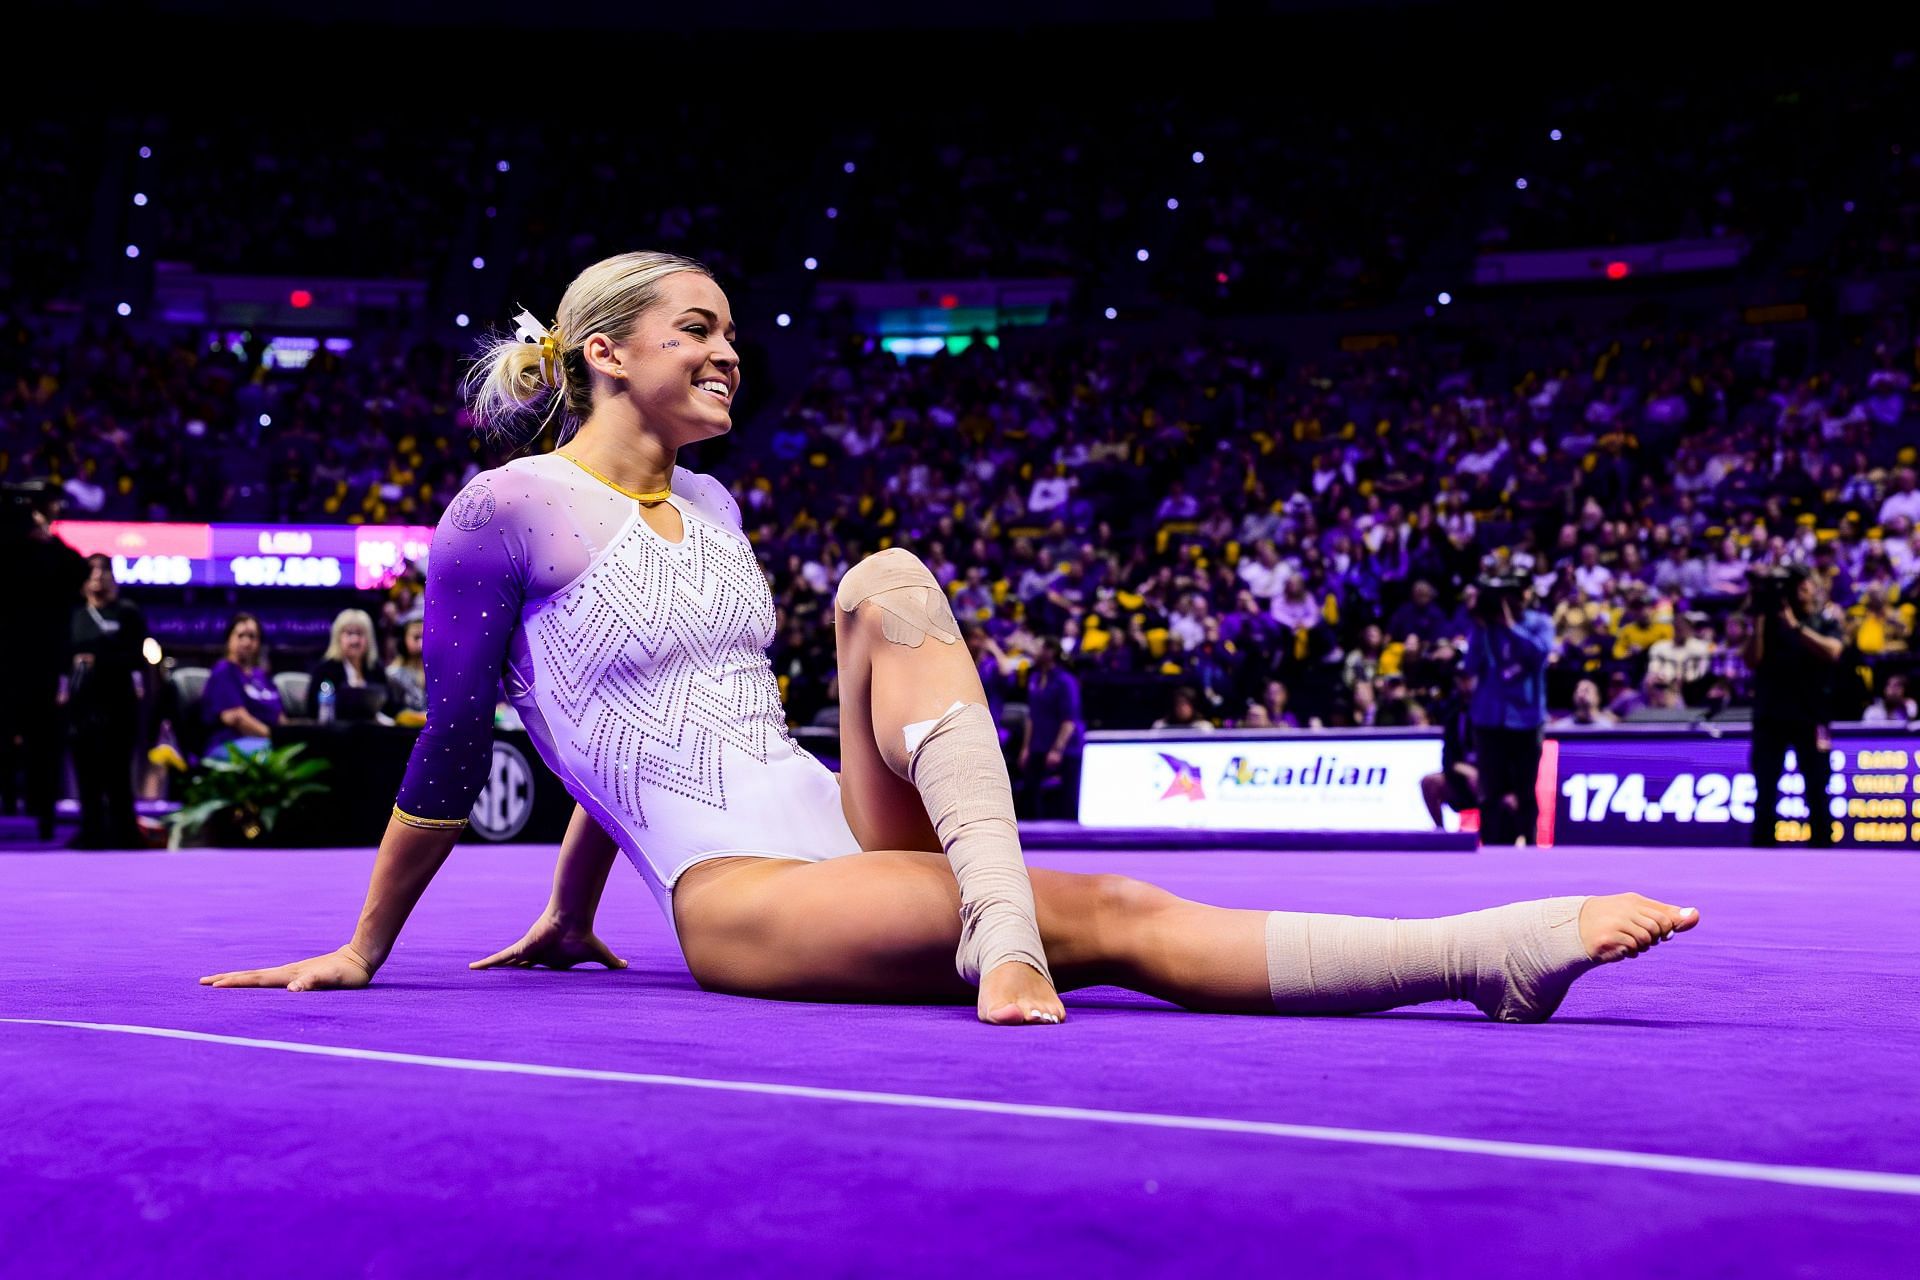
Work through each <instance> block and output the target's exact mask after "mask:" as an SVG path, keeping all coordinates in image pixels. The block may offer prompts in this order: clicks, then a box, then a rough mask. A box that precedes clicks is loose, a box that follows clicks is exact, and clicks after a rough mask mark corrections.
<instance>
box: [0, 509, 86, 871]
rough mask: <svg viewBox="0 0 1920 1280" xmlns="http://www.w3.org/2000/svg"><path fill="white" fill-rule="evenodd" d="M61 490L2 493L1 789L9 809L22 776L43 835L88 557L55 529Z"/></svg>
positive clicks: (49, 825)
mask: <svg viewBox="0 0 1920 1280" xmlns="http://www.w3.org/2000/svg"><path fill="white" fill-rule="evenodd" d="M61 501H62V496H61V493H60V490H58V489H56V488H54V487H53V486H51V485H48V484H46V483H44V482H33V483H29V484H18V485H8V486H6V488H5V490H4V493H0V518H3V519H4V522H5V525H4V529H0V555H4V563H5V564H6V566H7V581H8V586H9V588H10V590H9V592H8V607H9V610H10V612H9V615H8V618H7V621H6V624H5V625H4V626H0V668H4V669H5V671H6V672H7V678H6V679H5V680H4V681H0V793H4V798H5V801H6V806H5V807H6V809H7V810H8V811H9V812H11V810H12V808H13V801H14V798H15V796H16V795H18V794H19V793H18V791H17V790H16V788H15V777H16V775H24V782H25V786H24V788H23V789H24V791H25V793H26V806H27V812H28V813H29V814H31V815H32V816H33V818H34V819H35V822H36V825H37V827H38V834H39V838H40V839H41V840H51V839H53V810H54V803H55V801H56V800H57V799H58V798H59V794H58V793H59V789H60V765H61V760H62V759H63V758H64V755H65V746H66V744H65V742H64V740H63V736H62V734H61V731H60V704H59V688H60V675H61V672H63V671H64V670H66V667H67V661H68V659H67V645H68V626H69V620H70V616H71V614H72V612H73V606H74V603H75V601H77V600H78V599H79V598H80V587H81V584H82V583H84V582H85V581H86V579H87V562H86V559H85V557H83V556H82V555H81V554H80V553H79V552H78V551H75V550H74V549H73V548H72V547H70V546H68V545H67V544H66V543H65V542H63V541H61V540H60V538H58V537H57V536H55V534H54V532H53V522H54V521H55V520H56V519H58V518H59V515H60V504H61Z"/></svg>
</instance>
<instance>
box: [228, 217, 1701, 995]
mask: <svg viewBox="0 0 1920 1280" xmlns="http://www.w3.org/2000/svg"><path fill="white" fill-rule="evenodd" d="M518 325H519V333H518V335H517V336H516V337H514V338H504V337H503V338H501V339H498V340H497V341H496V342H495V343H494V344H493V345H492V347H491V348H490V349H489V350H488V351H486V352H485V353H484V354H483V356H482V358H481V359H480V361H479V362H478V363H477V364H476V365H475V367H474V369H473V370H472V372H471V373H470V375H469V376H468V378H467V382H466V387H465V389H466V391H467V393H468V395H469V396H470V398H471V400H472V405H473V412H474V416H475V417H476V419H477V420H478V421H479V422H481V423H482V424H483V425H484V424H498V423H500V422H501V421H503V420H507V419H511V418H512V417H513V416H514V415H516V414H518V413H520V412H522V411H524V410H526V409H529V408H533V407H536V406H537V405H538V404H539V402H540V401H542V400H543V399H545V398H547V397H552V398H553V401H554V403H553V404H552V406H551V407H550V408H549V410H548V412H549V415H551V414H552V413H553V412H555V411H556V410H557V411H560V412H562V413H563V414H564V417H563V419H562V425H563V430H562V433H561V444H560V446H559V447H558V448H557V449H556V451H555V452H553V453H549V454H544V455H539V456H534V457H526V458H517V459H515V460H513V461H511V462H508V463H507V464H505V465H504V466H501V467H498V468H496V469H494V470H492V471H488V472H485V473H483V474H481V475H479V476H476V477H474V479H473V480H472V481H471V482H470V483H469V484H468V485H467V486H466V488H465V489H463V490H462V491H461V493H460V494H459V496H458V497H457V498H456V499H455V500H454V502H453V503H452V505H451V506H450V507H449V508H448V509H447V511H446V513H445V515H444V516H443V518H442V519H441V521H440V524H439V527H438V529H437V530H436V532H435V534H434V541H433V556H432V561H431V566H430V573H429V575H428V578H429V580H428V585H427V602H426V626H427V631H426V663H427V685H428V695H429V706H430V710H429V713H428V718H427V724H426V728H425V729H424V730H423V731H422V732H421V735H420V738H419V741H418V743H417V744H416V745H415V747H414V750H413V755H412V757H411V759H410V761H409V762H408V766H407V773H406V777H405V781H404V782H403V783H402V785H401V788H400V793H399V796H398V798H397V803H396V804H395V806H394V810H393V817H392V819H391V821H390V822H389V823H388V826H387V830H386V834H385V836H384V838H383V839H382V841H381V844H380V850H379V855H378V857H377V858H376V860H375V864H374V869H373V876H372V883H371V884H370V886H369V887H368V890H367V897H366V902H365V905H364V907H363V908H362V910H361V914H360V921H359V925H358V928H357V929H356V930H355V932H354V934H353V937H352V940H351V941H350V942H348V943H347V944H346V945H345V946H343V947H341V948H340V949H339V950H337V951H334V952H332V953H330V954H328V955H323V956H316V957H313V958H311V959H307V960H301V961H298V962H296V963H293V964H287V965H281V966H279V967H278V968H272V969H255V970H247V971H241V972H233V973H222V974H217V975H214V976H212V977H206V978H202V979H201V982H202V983H205V984H208V985H211V986H218V987H258V986H265V987H285V988H287V989H288V990H292V991H311V990H317V989H321V988H336V987H364V986H366V985H367V984H368V983H369V982H370V981H372V979H373V975H374V974H375V973H376V972H377V971H378V970H379V968H380V966H381V965H382V964H384V963H385V962H386V960H387V958H388V956H389V955H390V953H391V952H392V949H393V945H394V939H395V937H396V936H397V935H398V934H399V932H400V928H401V926H402V924H404V923H405V921H406V918H407V915H408V913H409V912H411V910H412V909H413V906H414V904H415V903H416V902H417V901H418V900H419V898H420V895H421V893H422V892H423V891H424V890H425V889H426V887H427V883H428V882H429V881H430V880H431V879H432V878H433V876H434V873H435V872H436V871H438V870H439V868H440V865H441V863H442V862H444V861H445V860H446V858H447V855H448V853H449V852H451V850H452V849H453V845H454V842H455V840H456V839H457V838H458V836H459V831H460V828H461V827H462V826H464V825H465V823H466V814H467V813H468V811H469V809H470V808H471V807H472V804H473V801H474V798H475V796H476V795H477V794H478V793H479V791H480V789H481V787H482V786H483V785H484V783H485V780H486V776H487V772H488V769H489V767H490V760H491V746H490V744H491V740H492V730H493V709H494V702H495V692H496V689H497V687H498V685H499V682H500V681H501V679H502V678H503V677H504V680H505V684H506V690H507V696H508V698H509V699H510V700H511V701H512V703H513V704H514V706H515V707H517V708H518V709H519V711H520V714H521V716H522V717H523V718H524V719H525V721H526V725H527V729H528V732H529V733H530V734H531V735H532V736H533V739H534V742H535V743H536V745H537V746H538V749H539V751H540V753H541V755H542V756H543V757H544V758H545V760H546V762H547V764H548V765H549V766H550V767H551V768H552V770H553V772H554V773H555V774H556V775H557V776H558V777H559V778H561V779H562V780H563V781H564V782H565V784H566V786H567V788H568V790H569V791H570V792H571V794H572V795H573V797H574V799H575V800H576V801H577V802H578V808H577V809H576V811H575V813H574V816H573V820H572V823H571V825H570V826H569V828H568V831H567V835H566V839H565V841H564V842H563V843H562V845H561V848H560V856H559V863H558V866H557V867H556V868H555V872H554V881H553V893H552V897H551V899H550V901H549V904H548V907H547V910H546V911H545V912H544V913H543V914H542V915H541V916H540V918H539V919H538V920H537V921H536V922H535V923H534V925H533V927H532V928H531V929H529V930H528V932H527V934H526V936H525V937H523V938H522V939H521V940H520V941H519V942H518V943H516V944H514V945H513V946H511V947H508V948H507V949H506V950H504V951H501V952H499V953H498V954H496V955H493V956H491V957H488V958H487V959H485V960H482V961H478V962H476V964H475V965H474V966H473V967H475V968H482V967H487V966H493V965H519V966H529V965H546V966H554V967H568V966H571V965H574V964H578V963H581V962H584V961H598V962H600V963H602V964H606V965H609V966H611V967H619V966H621V964H622V963H623V962H622V961H620V960H619V959H618V958H617V957H616V956H614V954H613V953H612V952H611V951H610V950H608V949H607V947H606V946H605V944H604V943H602V942H601V941H600V940H599V939H598V938H597V937H596V936H595V935H594V932H593V918H594V912H595V909H596V907H597V906H598V903H599V899H600V894H601V891H602V889H603V888H604V887H605V884H606V877H607V873H608V870H609V868H610V867H611V865H612V863H613V861H614V857H615V854H616V852H620V853H625V854H626V856H627V857H628V858H629V859H630V860H631V861H632V862H633V864H634V866H635V867H636V868H638V869H639V871H640V873H641V874H642V875H643V876H644V877H645V878H646V880H647V884H648V886H649V887H650V888H651V889H652V890H653V892H654V894H655V896H656V897H657V898H658V899H659V900H660V904H661V906H662V907H663V908H664V909H665V911H666V915H667V920H668V922H669V924H670V925H671V927H672V928H673V930H674V932H675V934H676V937H677V938H678V941H679V944H680V947H681V950H682V952H683V954H684V955H685V957H686V961H687V965H688V968H689V969H690V970H691V972H692V974H693V977H694V979H695V980H696V981H697V982H698V983H699V984H700V985H701V986H702V987H703V988H705V989H707V990H710V991H722V992H730V993H734V994H739V995H754V996H763V997H775V998H795V999H811V1000H853V1001H916V1002H929V1003H932V1002H956V1001H964V1000H969V999H970V1000H972V1001H973V1002H974V1005H975V1008H976V1010H977V1012H978V1015H979V1017H980V1019H981V1020H982V1021H984V1022H989V1023H997V1024H1023V1023H1057V1022H1059V1021H1061V1020H1062V1019H1063V1018H1064V1017H1065V1016H1066V1011H1065V1009H1064V1008H1063V1007H1062V1005H1061V1002H1060V998H1059V996H1058V995H1057V994H1056V992H1057V991H1065V990H1072V989H1074V988H1076V987H1085V986H1092V985H1099V984H1113V985H1117V986H1122V987H1129V988H1132V989H1134V990H1137V991H1143V992H1147V993H1149V994H1151V995H1155V996H1159V997H1161V998H1164V999H1166V1000H1169V1001H1171V1002H1173V1003H1174V1004H1177V1005H1180V1006H1183V1007H1185V1008H1188V1009H1201V1010H1213V1011H1240V1012H1249V1013H1252V1012H1274V1011H1276V1010H1277V1011H1280V1012H1285V1013H1336V1012H1361V1011H1372V1010H1382V1009H1390V1008H1394V1007H1397V1006H1400V1005H1405V1004H1414V1003H1419V1002H1422V1001H1429V1000H1441V999H1464V1000H1469V1001H1471V1002H1472V1003H1473V1004H1475V1005H1477V1006H1478V1007H1479V1008H1480V1009H1481V1010H1482V1011H1484V1012H1485V1013H1486V1014H1488V1015H1489V1016H1490V1017H1493V1018H1496V1019H1500V1020H1503V1021H1511V1022H1537V1021H1541V1020H1543V1019H1545V1018H1547V1017H1548V1016H1550V1015H1551V1014H1552V1013H1553V1011H1554V1009H1555V1008H1556V1007H1557V1006H1558V1005H1559V1003H1560V1001H1561V998H1562V997H1563V996H1564V995H1565V994H1566V991H1567V989H1568V987H1570V986H1571V985H1572V983H1573V982H1574V980H1575V979H1576V978H1578V977H1579V976H1580V975H1581V974H1582V973H1584V972H1586V971H1587V970H1588V969H1590V968H1592V967H1593V966H1595V965H1598V964H1602V963H1605V962H1608V961H1614V960H1623V959H1626V958H1627V957H1629V956H1636V955H1639V954H1640V953H1642V952H1644V951H1646V950H1647V949H1648V948H1650V947H1652V946H1653V945H1655V944H1656V943H1657V942H1659V941H1661V940H1663V939H1666V938H1669V937H1671V936H1672V935H1673V934H1675V933H1677V932H1682V931H1685V930H1687V929H1690V928H1692V927H1693V926H1694V925H1695V924H1696V923H1697V922H1698V920H1699V913H1698V912H1697V911H1695V910H1693V909H1692V908H1685V909H1683V908H1679V907H1674V906H1669V905H1668V904H1666V903H1663V902H1656V901H1653V900H1652V899H1649V898H1644V897H1641V896H1639V895H1638V894H1631V893H1625V894H1616V895H1613V896H1611V897H1564V898H1550V899H1545V900H1541V901H1534V902H1522V903H1515V904H1512V905H1509V906H1504V907H1497V908H1493V909H1491V910H1486V911H1476V912H1471V913H1469V914H1466V915H1459V916H1450V917H1447V918H1444V919H1437V920H1384V919H1367V918H1361V917H1353V916H1338V915H1320V914H1305V913H1297V912H1285V911H1236V910H1225V909H1222V908H1218V907H1210V906H1204V905H1202V904H1199V903H1195V902H1188V901H1185V900H1183V899H1181V898H1178V897H1175V896H1174V895H1173V894H1171V893H1168V892H1166V891H1164V890H1161V889H1158V888H1155V887H1154V886H1152V885H1148V884H1143V883H1141V882H1139V881H1137V880H1132V879H1127V878H1125V877H1121V876H1112V875H1077V874H1069V873H1066V872H1061V871H1049V870H1034V871H1032V872H1031V873H1029V872H1028V870H1027V869H1026V867H1025V865H1024V863H1023V861H1022V859H1021V855H1020V845H1019V839H1018V832H1017V828H1016V826H1015V823H1014V812H1013V800H1012V794H1011V790H1010V788H1009V785H1008V779H1007V772H1006V768H1005V765H1004V763H1003V761H1002V759H1001V755H1000V744H999V738H998V735H997V734H996V732H995V729H994V725H993V722H992V720H991V718H990V717H989V716H988V714H987V710H986V705H985V704H986V697H985V694H984V693H983V691H982V689H981V685H980V678H979V675H978V674H977V672H976V670H975V668H974V665H973V662H972V660H971V658H970V656H969V654H968V651H967V647H966V645H965V644H963V643H961V634H960V630H959V628H958V626H956V625H955V622H954V619H953V615H952V613H951V612H950V611H949V609H948V606H947V598H946V594H945V592H943V591H942V590H941V589H940V587H939V585H938V584H937V583H936V581H935V580H934V578H933V576H932V575H931V573H929V572H928V570H927V568H926V566H925V565H923V564H922V563H921V562H920V560H919V559H918V558H917V557H916V556H914V555H913V554H912V553H911V552H909V551H906V550H902V549H899V548H894V549H890V550H886V551H882V552H879V553H878V554H876V555H873V556H870V557H868V558H867V559H866V560H863V561H862V562H861V563H859V564H858V565H855V566H854V567H853V569H851V570H850V571H848V573H847V574H846V576H845V578H844V579H843V580H842V582H841V583H840V585H839V590H838V592H837V596H836V600H835V605H836V607H835V613H834V625H835V643H836V648H837V651H838V658H839V672H840V705H841V717H840V731H841V749H842V756H843V760H842V767H841V771H840V774H839V776H838V777H837V778H836V777H835V775H834V774H833V773H831V772H830V771H828V770H827V769H826V768H825V767H824V766H822V765H821V764H820V763H819V762H818V761H816V760H815V759H814V758H813V757H812V756H810V755H808V754H807V752H806V751H804V750H802V749H801V748H800V747H799V746H798V745H797V744H796V743H795V742H794V741H793V739H792V738H791V737H790V736H788V733H787V730H786V721H785V717H784V715H783V712H782V709H781V705H780V698H779V691H778V686H777V685H776V683H775V681H774V677H773V671H772V668H771V667H770V665H769V663H768V660H767V655H766V646H767V644H768V643H769V641H770V640H771V639H772V637H773V634H774V608H773V601H772V597H771V595H770V593H769V591H768V588H767V581H766V577H765V575H764V574H763V572H762V571H761V568H760V565H759V563H758V562H757V560H756V559H755V557H754V553H753V549H752V548H751V547H750V546H749V545H748V542H747V538H746V535H745V533H744V531H743V529H742V526H741V519H740V512H739V508H738V507H737V506H736V505H735V504H734V502H733V499H732V497H731V495H730V494H729V493H728V492H727V490H726V489H725V488H724V487H723V486H722V485H720V484H719V483H717V482H716V481H714V480H712V479H710V478H708V477H706V476H702V475H696V474H694V473H693V472H690V471H687V470H686V469H684V468H681V467H677V466H676V465H675V457H676V455H677V453H678V451H679V450H680V449H681V448H682V447H683V446H686V445H689V444H692V443H694V442H695V441H698V440H703V439H706V438H708V437H711V436H716V435H719V434H721V433H723V432H725V431H727V430H728V429H729V428H730V427H731V425H732V417H731V410H732V405H733V402H734V398H735V397H736V396H737V395H738V394H739V390H740V373H741V371H740V360H739V356H738V355H737V354H736V352H735V351H734V348H733V345H732V342H733V336H734V326H733V322H732V320H731V318H730V312H729V309H728V305H727V298H726V295H725V294H724V293H722V292H721V290H720V287H719V285H718V284H717V283H716V282H715V281H714V279H713V278H712V276H711V275H710V274H709V273H708V272H707V270H706V269H705V268H704V267H702V266H701V265H700V264H699V263H697V262H693V261H691V260H689V259H685V258H679V257H675V256H672V255H668V254H661V253H631V254H623V255H620V256H617V257H613V258H609V259H607V260H605V261H603V262H599V263H597V264H595V265H594V266H591V267H589V268H587V270H585V271H583V272H582V273H581V274H580V276H579V277H578V278H577V279H576V280H574V282H573V283H572V285H570V286H569V287H568V289H567V291H566V295H565V297H563V298H562V299H561V302H560V311H559V317H558V320H557V322H556V328H555V329H553V330H549V329H547V328H546V327H545V326H543V325H541V324H540V322H539V321H537V320H535V319H534V318H533V317H532V316H531V315H529V314H526V313H522V314H521V316H520V317H518ZM529 339H530V340H531V341H529ZM536 343H537V345H535V344H536Z"/></svg>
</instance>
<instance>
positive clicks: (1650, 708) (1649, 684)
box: [1626, 675, 1686, 720]
mask: <svg viewBox="0 0 1920 1280" xmlns="http://www.w3.org/2000/svg"><path fill="white" fill-rule="evenodd" d="M1685 705H1686V704H1685V703H1683V702H1682V701H1681V700H1680V690H1679V689H1678V688H1677V687H1675V685H1674V683H1673V681H1671V680H1669V679H1667V678H1666V677H1664V676H1657V675H1649V676H1648V677H1647V678H1646V680H1644V681H1643V682H1642V683H1641V696H1640V704H1639V705H1638V706H1637V707H1635V708H1634V709H1633V710H1632V711H1631V712H1629V713H1628V714H1627V717H1626V718H1627V719H1629V720H1636V719H1645V720H1661V719H1670V718H1671V716H1670V715H1669V714H1668V713H1670V712H1674V711H1679V710H1681V709H1682V708H1683V707H1685Z"/></svg>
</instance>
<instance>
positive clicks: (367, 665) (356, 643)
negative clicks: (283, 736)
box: [306, 609, 393, 724]
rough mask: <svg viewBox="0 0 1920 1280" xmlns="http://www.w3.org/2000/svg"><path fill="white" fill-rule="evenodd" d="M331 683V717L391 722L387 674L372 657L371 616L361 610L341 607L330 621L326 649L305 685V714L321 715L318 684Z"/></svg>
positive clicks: (373, 654)
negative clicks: (330, 628)
mask: <svg viewBox="0 0 1920 1280" xmlns="http://www.w3.org/2000/svg"><path fill="white" fill-rule="evenodd" d="M322 683H326V684H330V685H332V686H333V717H334V719H335V720H337V721H341V722H345V723H354V722H363V721H377V722H379V723H381V724H392V723H393V720H392V719H391V717H389V716H388V715H387V710H388V708H387V703H388V701H389V699H390V696H391V695H390V692H389V689H388V685H387V673H386V672H385V671H384V670H383V669H382V668H381V666H380V663H379V661H378V660H377V658H376V657H375V651H374V647H373V619H372V618H370V617H368V616H367V614H366V611H365V610H363V609H342V610H341V611H340V613H339V615H338V616H337V617H335V618H334V620H333V636H332V639H331V640H330V641H329V642H328V644H327V652H326V655H325V656H324V657H322V658H321V659H320V661H319V662H318V663H316V664H315V665H314V668H313V671H312V672H311V679H310V681H309V683H308V685H307V705H306V715H307V718H308V719H310V720H318V719H319V718H320V686H321V684H322Z"/></svg>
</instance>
